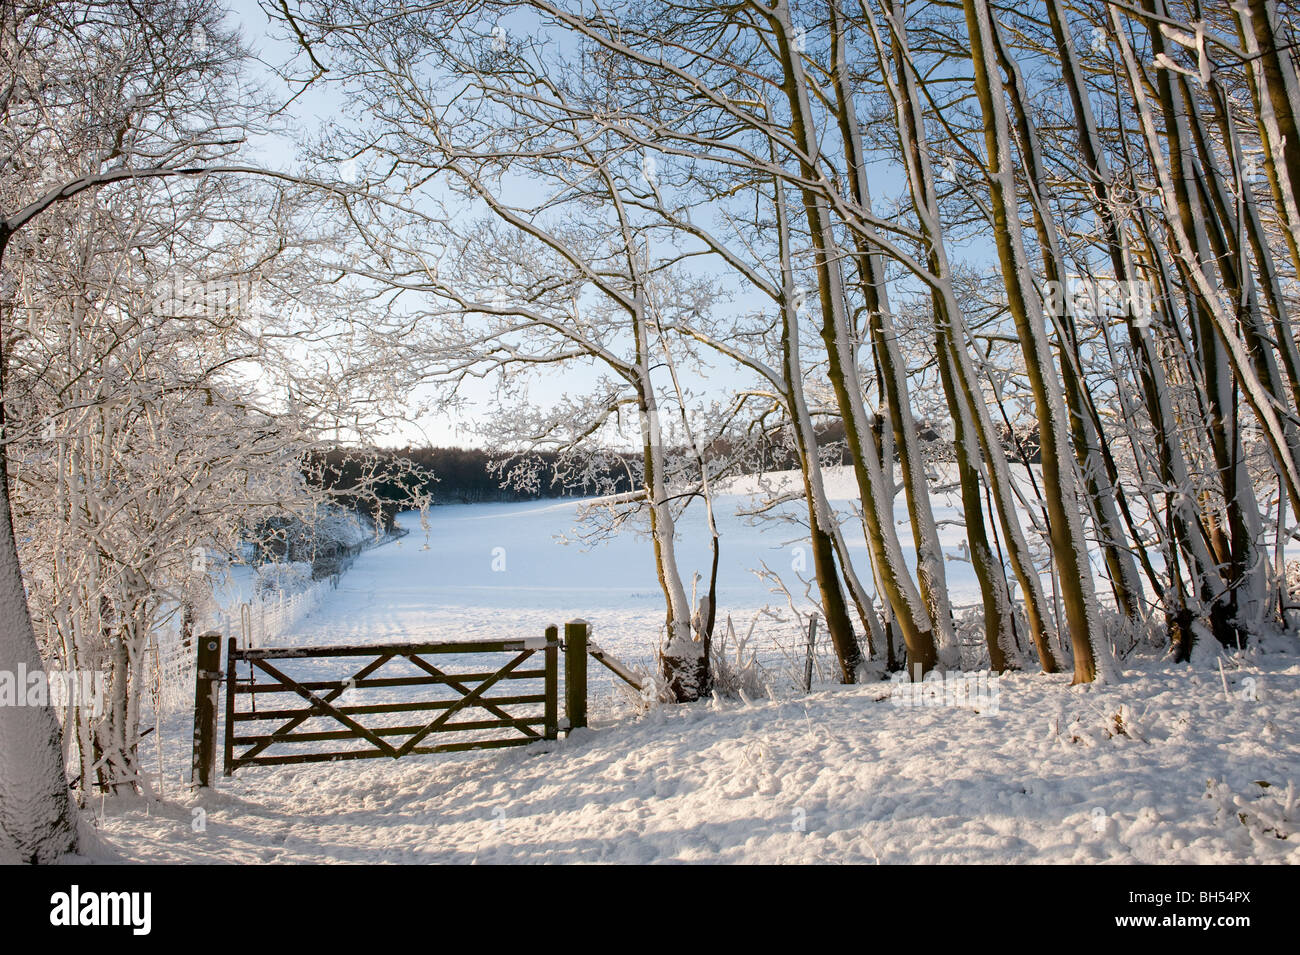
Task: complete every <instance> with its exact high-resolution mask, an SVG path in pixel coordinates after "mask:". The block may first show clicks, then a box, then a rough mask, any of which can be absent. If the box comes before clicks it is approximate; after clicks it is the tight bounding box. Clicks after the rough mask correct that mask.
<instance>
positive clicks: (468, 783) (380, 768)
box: [102, 654, 1300, 864]
mask: <svg viewBox="0 0 1300 955" xmlns="http://www.w3.org/2000/svg"><path fill="white" fill-rule="evenodd" d="M1245 673H1249V674H1250V675H1252V676H1253V677H1255V679H1256V680H1257V682H1258V686H1259V690H1260V692H1259V701H1258V702H1256V703H1249V702H1247V701H1245V700H1242V699H1237V698H1233V699H1227V700H1225V698H1224V696H1223V693H1222V689H1221V687H1220V686H1219V676H1218V674H1217V673H1213V672H1204V671H1193V670H1191V669H1188V668H1179V669H1175V670H1167V669H1165V668H1164V667H1161V666H1153V667H1150V668H1149V669H1146V670H1144V671H1129V672H1128V673H1126V674H1125V681H1124V682H1123V683H1121V684H1119V685H1117V686H1107V687H1100V686H1099V687H1095V688H1094V687H1085V688H1076V689H1069V688H1068V687H1067V685H1066V684H1067V682H1068V677H1064V676H1059V677H1058V676H1053V677H1045V676H1039V675H1034V676H1031V675H1027V674H1017V675H1014V676H1010V677H1006V678H1003V684H1002V686H1001V690H1000V700H999V706H998V712H997V713H996V714H977V713H974V712H972V711H971V710H969V709H959V708H948V707H934V708H925V707H919V708H913V707H897V706H894V705H893V704H892V702H890V701H889V700H888V699H887V698H886V694H887V692H888V686H887V685H886V684H876V685H870V686H859V687H849V688H836V689H827V690H824V691H821V692H817V693H814V694H812V695H810V696H808V697H806V698H801V699H789V700H779V701H770V700H769V701H762V702H757V703H753V704H751V705H746V704H741V703H735V704H724V706H723V707H722V708H718V707H717V706H716V705H715V704H705V703H700V704H693V705H687V706H676V707H664V708H660V709H657V710H654V711H652V712H651V713H649V714H648V715H645V716H643V717H640V718H624V719H621V720H618V721H616V722H610V723H606V724H603V725H599V726H597V727H596V728H594V729H591V730H586V731H578V732H576V733H575V734H574V735H573V736H572V737H571V738H569V739H567V740H561V741H558V742H555V743H539V744H535V745H534V746H531V747H528V748H526V749H521V750H513V751H505V752H504V753H500V754H489V755H466V756H451V757H448V756H431V757H413V758H407V759H403V760H399V761H389V760H371V761H367V762H365V763H364V764H358V763H351V764H348V763H339V764H322V765H319V766H314V767H302V768H283V769H281V768H277V769H261V768H257V769H252V770H247V771H241V772H240V773H239V774H237V775H236V776H235V777H234V778H233V779H231V780H223V781H222V782H221V788H220V789H218V790H217V791H213V792H210V793H206V794H202V795H198V796H191V795H186V796H181V797H178V798H173V799H170V800H168V801H166V802H164V803H163V804H161V805H155V806H152V807H147V806H146V805H144V804H143V803H142V802H141V801H139V800H134V801H132V802H129V803H114V804H110V805H109V807H108V809H107V810H106V814H105V817H104V819H103V823H102V825H103V829H102V833H103V838H104V841H105V842H106V843H107V844H108V845H111V846H112V848H113V849H114V850H116V851H117V852H120V853H121V854H122V855H124V856H125V857H127V858H129V859H133V860H138V861H143V862H229V863H257V862H356V863H362V862H364V863H422V862H430V863H431V862H442V863H452V862H460V863H468V862H480V863H488V862H491V863H498V862H500V863H505V862H512V863H522V862H628V863H648V862H746V863H784V862H866V863H872V862H880V863H897V862H921V863H939V862H962V863H1000V862H1023V861H1035V862H1062V863H1064V862H1070V863H1084V862H1143V863H1226V862H1244V861H1261V862H1284V863H1290V864H1295V863H1297V862H1300V843H1298V842H1297V841H1296V839H1295V838H1294V836H1293V837H1292V838H1291V839H1288V840H1283V839H1279V838H1276V837H1274V836H1273V835H1270V834H1267V833H1265V832H1263V831H1262V828H1263V827H1262V826H1261V825H1259V824H1257V825H1255V826H1248V825H1247V824H1245V823H1242V822H1241V821H1239V819H1238V817H1237V815H1236V813H1237V811H1238V810H1237V809H1236V807H1235V806H1233V805H1232V804H1231V802H1230V801H1229V800H1228V798H1227V797H1220V798H1218V799H1216V798H1212V797H1211V790H1210V788H1209V787H1208V785H1207V784H1209V783H1210V781H1211V780H1213V781H1215V783H1216V784H1219V783H1221V784H1222V785H1223V786H1224V787H1226V790H1225V791H1226V792H1228V793H1231V794H1235V795H1237V796H1240V797H1242V798H1243V800H1244V801H1245V802H1246V803H1247V804H1248V805H1249V806H1251V807H1258V808H1257V813H1256V815H1258V816H1260V817H1261V818H1268V817H1269V814H1270V813H1271V814H1272V815H1274V816H1276V815H1278V814H1279V812H1280V811H1281V810H1280V808H1279V807H1280V806H1281V799H1280V797H1279V796H1278V795H1276V794H1278V793H1279V792H1281V791H1284V790H1285V789H1286V787H1287V785H1288V784H1289V783H1293V782H1294V781H1295V780H1296V778H1297V771H1298V770H1300V746H1297V745H1296V743H1297V739H1296V732H1295V725H1294V713H1295V707H1296V703H1297V702H1298V701H1297V692H1296V687H1297V679H1296V678H1297V676H1300V666H1297V664H1296V661H1295V658H1294V657H1293V656H1290V655H1286V654H1278V655H1264V654H1261V655H1260V656H1259V657H1258V658H1257V659H1256V660H1253V661H1252V662H1251V663H1250V664H1249V665H1248V666H1247V668H1246V669H1244V670H1241V671H1237V672H1236V673H1234V674H1233V678H1232V679H1233V684H1234V687H1233V688H1234V689H1236V688H1239V684H1240V681H1241V679H1242V678H1243V676H1242V675H1243V674H1245ZM1122 707H1123V708H1127V711H1128V712H1129V713H1135V714H1137V716H1136V717H1133V722H1132V724H1131V725H1130V728H1129V730H1128V733H1129V735H1127V736H1124V735H1110V736H1108V735H1107V733H1108V731H1109V732H1113V728H1114V717H1115V716H1116V715H1117V714H1119V713H1121V708H1122ZM1139 734H1140V735H1139ZM1071 740H1076V741H1073V742H1072V741H1071ZM1256 780H1262V781H1265V782H1268V783H1271V784H1272V785H1271V786H1269V787H1268V788H1264V787H1261V786H1258V785H1257V784H1256V782H1255V781H1256ZM199 808H201V809H203V810H204V811H205V812H206V831H205V832H202V833H195V832H193V831H192V826H191V822H192V819H193V818H194V817H193V811H194V810H195V809H199ZM1250 818H1253V817H1250V816H1248V819H1250ZM1290 819H1291V825H1292V826H1294V823H1295V819H1296V815H1295V811H1294V809H1292V811H1291V814H1290Z"/></svg>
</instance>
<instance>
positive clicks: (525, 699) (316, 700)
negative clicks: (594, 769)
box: [193, 620, 641, 787]
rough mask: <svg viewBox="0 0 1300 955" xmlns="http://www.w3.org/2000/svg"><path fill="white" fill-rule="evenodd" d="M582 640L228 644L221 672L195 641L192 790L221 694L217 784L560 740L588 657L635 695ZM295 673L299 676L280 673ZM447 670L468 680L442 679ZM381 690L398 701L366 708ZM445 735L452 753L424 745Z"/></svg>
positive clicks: (572, 720) (209, 642)
mask: <svg viewBox="0 0 1300 955" xmlns="http://www.w3.org/2000/svg"><path fill="white" fill-rule="evenodd" d="M588 636H589V633H588V625H587V623H586V622H585V621H582V620H575V621H572V622H570V623H567V624H565V626H564V640H563V641H561V640H560V632H559V628H558V627H547V628H546V635H545V636H543V637H536V638H531V639H521V640H480V641H475V642H470V643H384V644H372V645H369V646H349V647H266V648H260V649H245V650H241V649H239V647H238V645H237V643H236V641H235V638H234V637H231V638H229V639H228V641H227V642H226V661H225V669H224V671H223V670H222V669H221V643H222V638H221V635H220V634H216V633H207V634H204V635H203V636H201V637H200V638H199V640H198V647H197V650H198V653H197V660H196V667H195V688H194V759H193V767H194V774H193V780H194V784H195V785H196V786H199V787H204V786H210V785H211V784H212V774H213V772H214V770H215V768H216V749H217V740H218V723H219V720H220V714H221V702H220V693H221V688H222V685H223V683H224V685H225V689H226V700H225V733H224V744H225V745H224V750H225V754H224V755H225V760H224V765H225V773H226V775H227V776H229V775H230V774H231V773H233V772H234V771H235V770H236V769H239V768H240V767H243V766H257V765H263V766H266V765H271V766H274V765H285V764H289V763H318V762H327V761H332V760H341V759H372V758H375V757H379V756H387V757H390V758H394V759H395V758H398V757H401V756H407V755H412V754H417V753H450V752H457V751H461V750H471V749H496V748H499V747H502V746H523V745H526V744H528V743H535V742H537V741H539V740H545V739H556V738H557V737H558V735H559V732H560V731H561V730H565V731H569V730H574V729H578V728H581V727H585V726H586V725H587V657H588V655H590V656H592V657H594V658H595V659H596V660H598V661H600V662H601V663H602V664H604V665H605V666H606V667H609V668H610V669H611V670H612V671H613V672H614V673H615V674H617V675H618V676H619V677H620V678H621V679H622V680H624V681H625V682H627V683H629V684H630V685H631V686H633V687H635V688H637V689H640V687H641V683H640V680H639V678H638V677H637V676H636V675H635V674H634V673H632V671H631V670H630V669H628V668H627V667H626V666H625V665H623V664H622V663H620V662H619V661H617V660H615V659H614V658H612V657H610V656H609V655H608V654H606V653H605V652H604V651H602V650H601V649H600V648H599V647H597V646H595V645H594V644H591V643H589V641H588ZM561 651H563V652H564V717H563V719H561V718H560V715H559V707H560V685H559V681H560V672H559V671H560V667H559V654H560V652H561ZM503 655H505V656H504V658H503ZM302 666H305V667H307V668H308V672H306V673H303V672H298V673H291V672H288V671H290V670H292V669H294V668H295V667H302ZM331 666H333V667H335V668H338V667H340V666H342V668H343V671H344V672H330V667H331ZM458 666H460V667H467V668H468V669H467V670H461V671H456V672H453V671H454V670H455V669H456V667H458ZM322 670H324V671H326V672H323V673H322V672H319V671H322ZM384 691H387V692H388V693H389V694H390V695H391V694H397V695H399V696H400V697H401V698H400V699H388V700H385V701H383V702H368V700H369V699H370V698H371V697H370V696H369V695H370V694H374V693H378V692H384ZM539 707H540V709H539ZM411 714H419V716H415V717H413V716H412V715H411ZM466 717H468V718H466ZM453 733H454V734H460V735H459V736H458V737H456V739H457V740H458V741H456V742H435V741H434V739H435V738H436V737H442V736H443V734H453Z"/></svg>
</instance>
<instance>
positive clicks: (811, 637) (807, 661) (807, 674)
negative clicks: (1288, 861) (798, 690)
mask: <svg viewBox="0 0 1300 955" xmlns="http://www.w3.org/2000/svg"><path fill="white" fill-rule="evenodd" d="M816 646H817V614H813V615H812V617H811V618H809V620H808V655H807V657H805V658H804V663H803V691H804V692H805V693H811V692H812V671H813V650H814V648H815V647H816Z"/></svg>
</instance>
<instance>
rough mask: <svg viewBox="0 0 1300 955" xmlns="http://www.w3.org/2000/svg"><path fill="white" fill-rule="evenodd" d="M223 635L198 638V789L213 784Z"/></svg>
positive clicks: (194, 778) (195, 768)
mask: <svg viewBox="0 0 1300 955" xmlns="http://www.w3.org/2000/svg"><path fill="white" fill-rule="evenodd" d="M220 681H221V634H219V633H205V634H203V636H201V637H199V647H198V658H197V659H196V660H195V663H194V760H193V765H192V770H191V775H190V782H191V783H192V784H193V785H194V786H196V787H199V788H206V787H208V786H211V785H212V769H213V766H214V764H215V763H216V756H217V694H218V693H219V692H220V686H221V682H220Z"/></svg>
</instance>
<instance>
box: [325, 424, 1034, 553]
mask: <svg viewBox="0 0 1300 955" xmlns="http://www.w3.org/2000/svg"><path fill="white" fill-rule="evenodd" d="M874 424H875V425H876V431H877V440H878V441H879V437H880V435H879V424H880V419H877V421H876V422H874ZM1008 436H1009V435H1008ZM920 437H921V439H922V441H924V442H926V443H932V442H936V441H939V440H941V439H940V437H939V435H938V434H937V433H935V432H934V431H933V430H932V429H931V428H929V427H928V426H926V425H924V424H922V427H921V429H920ZM1016 438H1017V441H1018V442H1019V445H1020V448H1021V449H1023V452H1024V453H1025V456H1026V457H1027V458H1028V459H1029V460H1030V461H1037V460H1038V442H1037V435H1036V433H1032V432H1031V433H1026V434H1020V435H1017V436H1016ZM817 443H818V445H819V446H820V447H821V448H822V457H823V460H824V462H825V463H827V464H848V463H849V457H848V450H847V447H846V446H845V443H844V425H843V423H842V422H840V421H839V420H831V421H828V422H826V423H825V424H824V425H823V426H821V427H819V428H818V429H817ZM1009 446H1010V445H1009ZM733 455H739V452H738V450H737V448H736V447H735V445H734V444H733V442H731V441H727V440H719V441H715V442H714V443H713V445H712V446H711V447H710V457H712V458H717V457H730V456H733ZM1010 457H1011V459H1012V460H1015V461H1019V460H1021V458H1020V457H1019V455H1018V454H1014V453H1013V454H1012V455H1011V456H1010ZM621 458H622V460H623V461H624V462H625V463H626V466H625V464H623V463H620V462H619V460H618V456H611V459H610V463H609V465H608V466H607V467H605V468H603V469H597V471H596V472H595V477H596V481H595V482H594V483H593V482H590V481H589V482H587V483H585V484H584V483H581V482H577V481H575V480H574V479H573V478H572V476H571V475H570V473H569V472H568V470H567V469H566V467H565V465H564V464H563V462H562V460H561V457H560V455H559V454H558V453H556V452H553V451H541V452H534V453H530V454H528V455H524V456H522V457H521V458H520V459H519V460H520V461H523V460H526V461H527V462H528V465H527V467H528V468H530V469H532V471H533V474H532V478H531V479H530V480H529V481H527V482H525V486H520V485H519V484H518V483H516V482H504V479H503V474H502V470H501V469H500V468H499V467H497V468H494V467H493V464H494V463H495V462H499V461H500V460H501V455H500V453H499V452H495V451H490V450H486V449H483V448H427V447H420V448H417V447H405V448H377V449H370V450H368V451H365V452H361V453H358V452H356V451H331V452H329V453H328V454H326V455H323V456H320V457H317V458H315V459H313V461H312V462H311V465H310V467H309V468H308V474H309V479H311V480H312V481H313V483H315V484H318V485H321V486H323V487H325V488H327V489H329V490H331V491H333V492H334V495H335V499H336V500H337V501H338V502H339V503H340V504H343V505H345V506H348V507H352V508H354V509H355V510H358V511H362V512H364V513H366V514H367V515H370V516H374V515H375V514H376V512H377V511H378V513H379V518H380V520H381V522H382V525H383V526H384V527H385V528H391V527H392V526H393V519H394V517H395V516H396V514H397V512H398V511H401V510H405V509H407V508H409V507H410V506H411V501H412V500H413V499H414V498H415V497H417V496H419V495H427V496H428V497H429V499H430V500H431V502H432V503H433V504H478V503H483V502H507V503H509V502H514V501H532V500H539V499H542V498H563V497H585V496H589V495H592V494H596V493H615V494H618V493H623V492H626V491H630V490H632V483H631V479H630V478H629V475H630V474H636V473H637V472H638V468H639V464H640V456H639V455H638V454H636V453H631V452H629V453H625V454H623V455H621ZM514 463H517V462H512V464H511V465H507V467H506V469H505V470H506V472H507V473H508V472H509V471H510V468H511V467H512V466H513V464H514ZM798 468H799V461H798V458H797V457H796V454H795V452H794V450H793V449H792V448H791V447H789V446H788V444H787V443H786V442H784V441H782V440H780V438H779V437H776V438H773V439H772V440H764V441H759V442H758V443H756V444H754V445H751V446H749V447H748V448H747V450H746V452H745V454H744V457H743V458H740V457H737V464H736V468H735V470H736V471H737V472H749V473H752V472H765V471H790V470H797V469H798ZM503 483H506V484H507V486H504V487H503V486H502V485H503Z"/></svg>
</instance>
